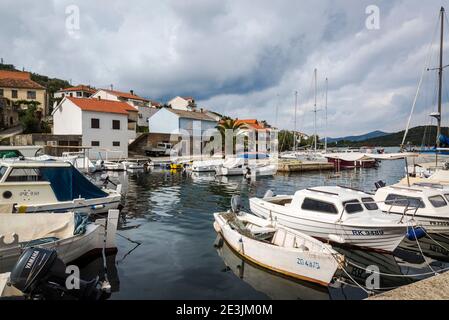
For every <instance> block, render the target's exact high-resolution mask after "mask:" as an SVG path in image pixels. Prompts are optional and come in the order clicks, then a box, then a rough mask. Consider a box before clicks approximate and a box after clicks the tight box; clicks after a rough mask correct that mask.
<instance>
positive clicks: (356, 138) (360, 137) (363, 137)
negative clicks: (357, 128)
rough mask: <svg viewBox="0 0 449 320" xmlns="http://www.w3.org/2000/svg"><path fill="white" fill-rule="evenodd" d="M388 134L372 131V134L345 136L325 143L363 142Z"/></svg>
mask: <svg viewBox="0 0 449 320" xmlns="http://www.w3.org/2000/svg"><path fill="white" fill-rule="evenodd" d="M388 134H389V133H387V132H383V131H379V130H376V131H372V132H368V133H365V134H362V135H358V136H347V137H340V138H329V137H328V138H327V142H328V143H333V142H338V141H364V140H368V139H371V138H377V137H382V136H385V135H388Z"/></svg>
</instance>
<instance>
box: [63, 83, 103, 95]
mask: <svg viewBox="0 0 449 320" xmlns="http://www.w3.org/2000/svg"><path fill="white" fill-rule="evenodd" d="M62 91H85V92H89V93H92V94H94V93H95V92H96V90H95V89H94V88H92V87H89V86H85V85H82V84H80V85H78V86H75V87H69V88H64V89H61V90H59V91H58V92H62Z"/></svg>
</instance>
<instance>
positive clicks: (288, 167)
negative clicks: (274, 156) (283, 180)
mask: <svg viewBox="0 0 449 320" xmlns="http://www.w3.org/2000/svg"><path fill="white" fill-rule="evenodd" d="M328 170H334V164H333V163H329V162H314V161H300V160H279V163H278V172H308V171H328Z"/></svg>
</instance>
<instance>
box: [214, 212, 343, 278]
mask: <svg viewBox="0 0 449 320" xmlns="http://www.w3.org/2000/svg"><path fill="white" fill-rule="evenodd" d="M214 218H215V222H214V228H215V230H216V231H217V232H219V233H221V235H222V236H223V238H224V240H225V241H226V242H227V243H228V244H229V245H230V246H231V247H232V249H233V250H235V251H236V252H237V253H238V254H240V255H241V256H243V257H244V258H246V259H248V260H250V261H252V262H254V263H256V264H258V265H260V266H262V267H264V268H267V269H270V270H272V271H276V272H278V273H281V274H284V275H287V276H290V277H294V278H298V279H303V280H307V281H311V282H316V283H319V284H322V285H328V284H329V283H330V282H331V281H332V278H333V276H334V274H335V272H336V271H337V269H338V268H339V267H340V265H342V263H343V261H344V259H343V256H342V255H340V254H338V253H337V252H336V251H334V250H333V249H332V247H331V246H330V245H327V244H324V243H322V242H321V241H318V240H316V239H313V238H312V237H309V236H307V235H305V234H302V233H300V232H298V231H295V230H292V229H289V228H286V227H282V226H279V225H277V226H274V225H272V224H271V222H270V221H268V220H265V219H262V218H258V217H256V216H254V215H251V214H247V213H243V212H239V213H234V212H221V213H214Z"/></svg>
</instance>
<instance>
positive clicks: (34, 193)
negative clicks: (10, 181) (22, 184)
mask: <svg viewBox="0 0 449 320" xmlns="http://www.w3.org/2000/svg"><path fill="white" fill-rule="evenodd" d="M19 196H21V197H37V196H39V191H31V190H23V191H21V192H20V193H19Z"/></svg>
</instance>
